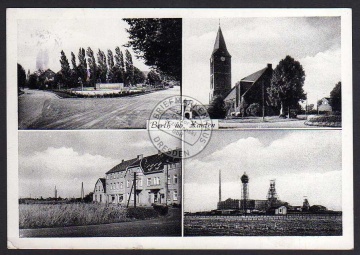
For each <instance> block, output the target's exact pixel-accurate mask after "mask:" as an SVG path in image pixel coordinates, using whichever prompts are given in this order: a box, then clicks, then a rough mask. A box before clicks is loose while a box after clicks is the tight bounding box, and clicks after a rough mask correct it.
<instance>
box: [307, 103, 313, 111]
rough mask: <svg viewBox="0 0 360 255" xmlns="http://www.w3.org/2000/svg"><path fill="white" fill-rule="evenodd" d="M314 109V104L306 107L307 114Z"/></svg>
mask: <svg viewBox="0 0 360 255" xmlns="http://www.w3.org/2000/svg"><path fill="white" fill-rule="evenodd" d="M314 107H315V105H314V104H309V105H307V112H312V111H313V110H314Z"/></svg>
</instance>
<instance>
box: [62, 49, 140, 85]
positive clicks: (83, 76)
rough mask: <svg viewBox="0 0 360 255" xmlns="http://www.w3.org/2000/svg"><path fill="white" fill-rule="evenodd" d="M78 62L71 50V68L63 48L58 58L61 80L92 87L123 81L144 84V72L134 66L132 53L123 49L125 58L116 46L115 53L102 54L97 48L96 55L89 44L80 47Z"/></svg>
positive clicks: (67, 83)
mask: <svg viewBox="0 0 360 255" xmlns="http://www.w3.org/2000/svg"><path fill="white" fill-rule="evenodd" d="M77 57H78V63H77V61H76V56H75V54H74V52H71V67H70V64H69V61H68V58H67V57H66V55H65V53H64V51H61V57H60V64H61V70H60V72H61V73H60V74H61V76H60V79H61V81H62V82H63V83H64V84H66V85H68V86H70V87H77V86H79V83H82V84H83V85H84V86H87V85H88V86H95V84H96V83H98V82H100V83H124V86H129V85H133V84H138V83H143V82H144V81H145V79H146V77H145V75H144V73H143V72H142V71H141V70H140V69H139V68H137V67H136V66H134V64H133V59H132V55H131V53H130V52H129V50H127V49H126V50H125V58H124V55H123V53H122V51H121V50H120V48H119V47H116V48H115V55H114V54H113V52H112V51H111V50H107V53H105V52H104V51H102V50H100V49H99V50H98V52H97V53H96V58H95V54H94V51H93V50H92V49H91V48H90V47H88V48H87V49H86V50H85V49H84V48H80V49H79V52H78V55H77Z"/></svg>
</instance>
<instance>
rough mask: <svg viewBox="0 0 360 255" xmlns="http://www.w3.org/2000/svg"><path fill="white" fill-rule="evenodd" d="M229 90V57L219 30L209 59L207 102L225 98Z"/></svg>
mask: <svg viewBox="0 0 360 255" xmlns="http://www.w3.org/2000/svg"><path fill="white" fill-rule="evenodd" d="M230 90H231V55H230V53H229V52H228V50H227V47H226V43H225V39H224V36H223V33H222V31H221V27H220V24H219V29H218V32H217V35H216V39H215V44H214V49H213V51H212V53H211V57H210V93H209V102H211V101H212V100H213V98H214V97H215V96H221V97H222V98H225V97H226V95H227V94H228V93H229V92H230Z"/></svg>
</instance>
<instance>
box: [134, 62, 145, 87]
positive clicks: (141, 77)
mask: <svg viewBox="0 0 360 255" xmlns="http://www.w3.org/2000/svg"><path fill="white" fill-rule="evenodd" d="M145 79H146V77H145V74H144V73H143V72H142V71H140V69H139V68H137V67H136V66H134V83H135V84H139V83H144V81H145Z"/></svg>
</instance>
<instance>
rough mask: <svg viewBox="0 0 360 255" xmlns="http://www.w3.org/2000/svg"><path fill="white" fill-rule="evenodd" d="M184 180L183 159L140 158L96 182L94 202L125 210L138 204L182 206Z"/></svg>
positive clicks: (162, 156) (117, 168)
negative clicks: (182, 181)
mask: <svg viewBox="0 0 360 255" xmlns="http://www.w3.org/2000/svg"><path fill="white" fill-rule="evenodd" d="M170 155H171V154H170ZM134 179H135V181H134ZM181 179H182V176H181V159H180V158H174V157H171V156H169V155H168V154H165V153H161V152H160V151H159V152H158V153H157V154H154V155H150V156H147V157H143V155H138V156H137V157H136V158H133V159H129V160H122V161H121V163H120V164H118V165H116V166H114V167H113V168H112V169H110V170H109V171H107V172H106V173H105V178H99V179H98V180H97V182H96V184H95V188H94V194H93V201H94V202H99V203H113V204H121V205H124V206H133V205H134V204H135V202H136V205H138V206H151V205H153V204H167V205H170V204H180V203H181V192H182V190H181ZM134 199H136V201H134Z"/></svg>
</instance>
